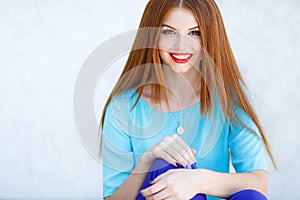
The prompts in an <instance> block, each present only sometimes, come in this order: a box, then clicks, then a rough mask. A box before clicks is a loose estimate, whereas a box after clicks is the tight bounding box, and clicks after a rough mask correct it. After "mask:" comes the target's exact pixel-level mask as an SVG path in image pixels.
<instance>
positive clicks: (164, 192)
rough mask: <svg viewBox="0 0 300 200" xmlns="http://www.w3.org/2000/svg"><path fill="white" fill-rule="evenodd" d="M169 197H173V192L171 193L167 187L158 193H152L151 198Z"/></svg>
mask: <svg viewBox="0 0 300 200" xmlns="http://www.w3.org/2000/svg"><path fill="white" fill-rule="evenodd" d="M168 197H171V194H170V192H168V189H167V188H165V189H163V190H161V191H159V192H158V193H156V194H154V195H152V196H151V199H166V198H168Z"/></svg>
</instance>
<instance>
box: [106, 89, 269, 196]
mask: <svg viewBox="0 0 300 200" xmlns="http://www.w3.org/2000/svg"><path fill="white" fill-rule="evenodd" d="M136 98H137V93H136V91H135V90H133V89H130V90H128V91H126V92H124V93H123V94H121V95H119V96H118V97H116V98H115V99H113V100H112V102H111V103H110V104H109V105H108V107H107V110H106V114H105V121H104V125H103V132H102V134H103V137H102V156H103V197H107V196H110V195H112V194H113V193H114V191H115V190H117V189H118V187H119V186H120V185H121V184H122V183H123V182H124V181H125V180H126V179H127V177H128V176H129V175H130V173H131V171H132V170H133V168H134V167H135V165H136V164H137V163H138V162H139V160H140V157H141V155H142V154H143V153H144V152H145V151H147V150H148V149H149V148H151V147H152V146H154V145H155V144H157V143H159V142H160V141H161V140H163V139H164V138H165V137H166V136H170V135H173V134H176V129H177V127H178V124H179V122H180V119H182V123H183V128H184V130H185V132H184V134H183V135H181V136H180V137H182V139H183V140H184V141H185V142H186V143H187V144H188V145H189V146H190V147H192V148H194V149H195V150H196V151H197V154H196V160H197V165H198V168H206V169H210V170H214V171H217V172H229V165H230V156H229V151H230V152H231V154H232V156H231V163H232V165H233V167H234V169H235V171H236V172H237V173H241V172H250V171H253V170H259V169H262V170H267V167H266V162H265V151H264V147H263V144H262V141H261V139H260V136H257V135H255V134H253V133H252V132H250V131H249V130H248V129H246V128H245V127H242V126H236V125H234V124H233V125H232V126H230V125H229V123H228V121H226V120H224V118H223V117H222V115H221V110H220V107H219V106H218V105H217V104H216V103H215V105H214V111H213V118H212V119H210V117H209V116H207V117H206V118H202V117H201V116H200V103H197V104H195V105H193V106H191V107H189V108H187V109H184V110H182V111H179V112H160V111H158V110H156V109H154V108H151V106H150V105H149V104H147V103H146V102H145V101H144V100H143V99H142V98H140V100H139V101H138V103H137V105H136V107H134V109H131V108H132V106H133V104H134V102H135V100H136ZM237 114H238V115H239V117H240V118H241V120H242V121H243V123H244V124H246V125H247V126H248V127H249V128H251V129H253V130H254V131H256V132H257V133H258V129H257V127H256V125H255V124H254V122H253V121H252V120H251V119H250V117H249V116H248V115H246V114H245V112H243V111H242V110H237ZM129 192H130V191H129ZM208 199H209V200H213V199H219V198H215V197H208Z"/></svg>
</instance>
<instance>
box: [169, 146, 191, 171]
mask: <svg viewBox="0 0 300 200" xmlns="http://www.w3.org/2000/svg"><path fill="white" fill-rule="evenodd" d="M165 152H166V153H168V154H169V155H170V156H171V157H172V158H173V159H174V160H175V161H176V163H178V164H180V165H182V166H186V165H187V164H188V160H186V159H185V158H184V157H183V156H182V155H183V154H184V153H185V150H184V149H183V148H182V147H181V146H180V145H179V144H178V143H176V142H174V143H172V144H170V146H168V147H167V148H165Z"/></svg>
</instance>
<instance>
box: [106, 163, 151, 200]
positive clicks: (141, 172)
mask: <svg viewBox="0 0 300 200" xmlns="http://www.w3.org/2000/svg"><path fill="white" fill-rule="evenodd" d="M151 164H152V161H149V160H146V159H144V158H142V159H141V160H140V162H139V163H138V164H137V165H136V167H135V168H134V170H133V171H132V172H131V174H130V175H129V177H128V178H127V179H126V181H125V182H124V183H123V184H122V185H121V186H120V187H119V188H118V189H117V190H116V191H115V192H114V193H113V195H111V196H109V197H107V198H105V200H114V199H116V200H119V199H124V200H135V199H136V198H137V195H138V193H139V191H140V189H141V187H142V185H143V183H144V180H145V177H146V175H147V173H148V171H149V169H150V167H151Z"/></svg>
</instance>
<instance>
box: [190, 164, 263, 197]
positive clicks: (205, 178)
mask: <svg viewBox="0 0 300 200" xmlns="http://www.w3.org/2000/svg"><path fill="white" fill-rule="evenodd" d="M195 173H197V174H198V175H197V176H198V177H199V185H198V188H199V191H200V192H202V193H205V194H208V195H211V196H217V197H221V198H228V197H230V196H231V195H232V194H234V193H236V192H238V191H240V190H245V189H253V190H256V191H259V192H260V193H262V194H264V195H266V194H267V185H268V177H267V173H266V171H264V170H255V171H252V172H248V173H219V172H214V171H210V170H206V169H199V170H196V171H195Z"/></svg>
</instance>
